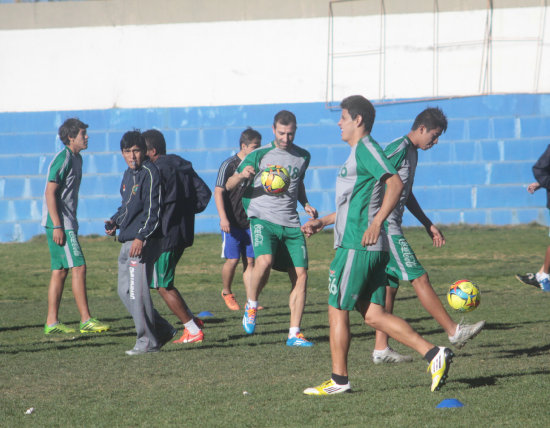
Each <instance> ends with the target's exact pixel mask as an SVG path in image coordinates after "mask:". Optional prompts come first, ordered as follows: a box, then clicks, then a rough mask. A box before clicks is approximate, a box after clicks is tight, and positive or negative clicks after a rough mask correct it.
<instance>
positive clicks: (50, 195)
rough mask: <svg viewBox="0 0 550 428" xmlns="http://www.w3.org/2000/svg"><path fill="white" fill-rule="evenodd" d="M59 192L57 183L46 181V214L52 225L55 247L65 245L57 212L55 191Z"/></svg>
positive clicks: (63, 232) (63, 233)
mask: <svg viewBox="0 0 550 428" xmlns="http://www.w3.org/2000/svg"><path fill="white" fill-rule="evenodd" d="M58 190H59V183H56V182H55V181H48V183H47V184H46V191H45V197H46V206H47V208H48V214H49V215H50V218H51V219H52V224H53V242H55V243H56V244H57V245H64V244H65V230H64V229H63V225H62V224H61V217H60V216H59V212H58V211H57V191H58Z"/></svg>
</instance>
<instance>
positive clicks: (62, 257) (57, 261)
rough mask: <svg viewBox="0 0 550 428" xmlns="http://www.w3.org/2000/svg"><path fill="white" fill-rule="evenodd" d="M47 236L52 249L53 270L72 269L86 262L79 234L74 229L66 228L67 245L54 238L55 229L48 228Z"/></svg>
mask: <svg viewBox="0 0 550 428" xmlns="http://www.w3.org/2000/svg"><path fill="white" fill-rule="evenodd" d="M46 237H47V239H48V247H49V249H50V262H51V267H52V270H59V269H70V268H73V267H78V266H83V265H85V264H86V260H85V259H84V254H83V253H82V249H81V248H80V243H79V242H78V235H77V233H76V232H75V231H74V230H71V229H67V230H65V245H57V244H56V243H55V242H54V240H53V229H52V228H51V227H47V228H46Z"/></svg>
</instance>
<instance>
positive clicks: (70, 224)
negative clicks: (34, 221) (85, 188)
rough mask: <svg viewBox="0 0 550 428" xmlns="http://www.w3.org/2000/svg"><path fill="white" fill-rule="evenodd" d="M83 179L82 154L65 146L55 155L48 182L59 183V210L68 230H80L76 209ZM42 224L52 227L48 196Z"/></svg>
mask: <svg viewBox="0 0 550 428" xmlns="http://www.w3.org/2000/svg"><path fill="white" fill-rule="evenodd" d="M81 179H82V156H80V154H76V155H75V154H74V153H73V152H72V151H71V150H69V148H68V147H65V148H64V149H63V150H61V151H60V152H59V153H57V154H56V155H55V157H54V158H53V160H52V162H51V163H50V166H49V168H48V178H47V181H48V182H50V181H51V182H54V183H57V184H59V188H58V190H57V195H56V196H57V210H58V213H59V216H60V218H61V222H62V225H63V227H64V228H65V229H67V230H74V231H75V232H76V231H78V222H77V220H76V209H77V207H78V190H79V189H80V180H81ZM42 226H45V227H52V226H53V223H52V219H51V218H50V214H49V213H48V206H47V205H46V196H45V195H44V202H43V206H42Z"/></svg>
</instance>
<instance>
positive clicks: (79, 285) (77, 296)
mask: <svg viewBox="0 0 550 428" xmlns="http://www.w3.org/2000/svg"><path fill="white" fill-rule="evenodd" d="M71 277H72V280H71V285H72V288H73V295H74V300H75V302H76V307H77V308H78V312H80V322H81V323H82V324H84V323H85V322H87V321H88V320H89V319H90V318H91V317H90V309H89V307H88V295H87V293H86V265H81V266H75V267H73V268H72V269H71Z"/></svg>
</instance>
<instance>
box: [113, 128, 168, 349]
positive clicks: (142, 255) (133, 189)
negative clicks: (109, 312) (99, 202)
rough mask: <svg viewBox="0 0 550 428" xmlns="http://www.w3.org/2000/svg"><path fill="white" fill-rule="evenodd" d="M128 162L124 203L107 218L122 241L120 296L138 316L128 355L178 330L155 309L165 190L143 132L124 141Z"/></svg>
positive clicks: (157, 343) (154, 346)
mask: <svg viewBox="0 0 550 428" xmlns="http://www.w3.org/2000/svg"><path fill="white" fill-rule="evenodd" d="M120 149H121V151H122V156H123V157H124V160H125V161H126V163H127V164H128V169H127V170H126V171H125V172H124V176H123V178H122V183H121V186H120V194H121V196H122V204H121V206H120V207H119V208H118V210H117V212H116V213H115V214H114V215H113V216H111V218H110V219H109V220H108V221H106V222H105V233H107V235H110V236H113V235H115V234H116V230H117V229H119V235H118V241H119V242H121V243H122V247H121V249H120V254H119V257H118V295H119V297H120V299H121V300H122V303H124V305H125V306H126V309H128V312H130V314H131V315H132V318H133V319H134V324H135V327H136V333H137V340H136V344H135V346H134V348H133V349H130V350H129V351H126V354H127V355H140V354H145V353H147V352H158V351H159V349H160V348H161V347H162V346H163V345H164V344H165V343H166V342H167V341H169V340H170V339H171V338H172V337H174V335H175V334H176V329H175V328H174V327H173V326H172V325H170V323H168V321H166V320H165V319H164V318H162V317H161V316H160V315H159V313H158V312H157V311H156V310H155V309H154V307H153V302H152V300H151V295H150V294H149V287H148V284H149V281H150V279H151V278H152V275H153V268H154V263H155V261H156V260H157V258H158V256H159V254H160V240H159V238H158V236H159V229H160V228H159V223H160V217H159V214H160V200H161V188H160V177H159V172H158V169H157V168H156V167H155V165H153V163H152V162H151V161H150V160H149V159H148V158H147V155H146V152H147V147H146V145H145V140H144V138H143V137H142V135H141V133H140V132H139V131H129V132H126V133H125V134H124V135H123V136H122V140H121V141H120Z"/></svg>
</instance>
